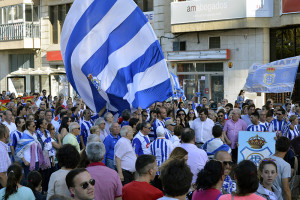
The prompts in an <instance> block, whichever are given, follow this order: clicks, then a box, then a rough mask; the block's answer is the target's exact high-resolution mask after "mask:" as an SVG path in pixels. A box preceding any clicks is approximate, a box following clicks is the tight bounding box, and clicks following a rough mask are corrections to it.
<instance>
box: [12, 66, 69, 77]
mask: <svg viewBox="0 0 300 200" xmlns="http://www.w3.org/2000/svg"><path fill="white" fill-rule="evenodd" d="M65 73H66V71H65V69H64V68H58V69H54V68H50V67H42V68H37V69H35V68H28V69H23V68H19V69H18V70H17V71H14V72H12V73H10V74H9V75H11V76H16V75H17V76H21V75H50V74H65Z"/></svg>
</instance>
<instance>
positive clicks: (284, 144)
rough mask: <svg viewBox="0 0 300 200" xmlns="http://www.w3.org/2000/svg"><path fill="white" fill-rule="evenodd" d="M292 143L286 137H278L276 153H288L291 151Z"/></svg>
mask: <svg viewBox="0 0 300 200" xmlns="http://www.w3.org/2000/svg"><path fill="white" fill-rule="evenodd" d="M290 146H291V141H290V140H289V139H288V138H287V137H284V136H281V137H278V138H277V140H276V144H275V149H276V151H279V152H287V151H288V150H289V149H290Z"/></svg>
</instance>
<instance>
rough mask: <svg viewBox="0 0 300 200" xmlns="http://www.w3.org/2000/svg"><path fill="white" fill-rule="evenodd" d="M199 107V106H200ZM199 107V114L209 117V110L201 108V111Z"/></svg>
mask: <svg viewBox="0 0 300 200" xmlns="http://www.w3.org/2000/svg"><path fill="white" fill-rule="evenodd" d="M198 107H199V106H198ZM198 107H197V112H198V113H199V114H200V113H202V112H204V114H205V115H206V116H207V115H208V109H207V108H201V109H199V108H198Z"/></svg>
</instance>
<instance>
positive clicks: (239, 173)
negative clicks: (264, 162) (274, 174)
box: [234, 160, 258, 196]
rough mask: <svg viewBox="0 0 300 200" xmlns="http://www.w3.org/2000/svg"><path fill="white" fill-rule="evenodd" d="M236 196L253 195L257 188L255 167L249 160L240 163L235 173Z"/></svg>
mask: <svg viewBox="0 0 300 200" xmlns="http://www.w3.org/2000/svg"><path fill="white" fill-rule="evenodd" d="M234 175H235V178H236V180H237V181H236V184H237V187H238V195H241V196H242V195H245V194H249V193H254V192H255V191H256V190H257V188H258V176H257V167H256V165H255V164H254V163H253V162H251V161H250V160H243V161H241V162H240V163H239V164H238V165H237V167H236V169H235V171H234Z"/></svg>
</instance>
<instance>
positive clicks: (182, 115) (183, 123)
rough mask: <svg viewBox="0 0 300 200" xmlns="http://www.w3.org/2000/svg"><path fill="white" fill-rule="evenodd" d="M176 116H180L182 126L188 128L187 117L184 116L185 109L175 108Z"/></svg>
mask: <svg viewBox="0 0 300 200" xmlns="http://www.w3.org/2000/svg"><path fill="white" fill-rule="evenodd" d="M177 117H180V120H181V126H182V127H183V128H189V127H190V126H189V122H188V121H187V117H186V114H185V111H184V110H177V113H176V118H177Z"/></svg>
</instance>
